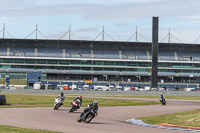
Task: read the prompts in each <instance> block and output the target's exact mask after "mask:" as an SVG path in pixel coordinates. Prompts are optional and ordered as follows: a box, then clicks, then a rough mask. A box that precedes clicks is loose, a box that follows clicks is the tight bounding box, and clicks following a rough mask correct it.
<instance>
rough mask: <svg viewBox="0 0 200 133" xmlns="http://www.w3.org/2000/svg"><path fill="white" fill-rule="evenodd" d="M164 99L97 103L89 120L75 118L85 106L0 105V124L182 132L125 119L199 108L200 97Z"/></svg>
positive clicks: (97, 131)
mask: <svg viewBox="0 0 200 133" xmlns="http://www.w3.org/2000/svg"><path fill="white" fill-rule="evenodd" d="M132 99H134V100H136V99H137V100H152V99H140V98H129V99H127V100H132ZM167 102H168V104H167V105H166V106H161V105H147V106H117V107H100V108H99V113H98V116H97V117H96V118H95V119H93V120H92V122H91V123H90V124H86V123H78V122H77V118H78V116H79V114H80V112H81V111H83V109H84V107H81V109H80V110H78V111H77V112H74V113H68V111H69V107H61V108H60V109H59V110H57V111H55V110H53V107H52V108H49V107H48V108H2V109H0V125H10V126H16V127H23V128H31V129H42V130H50V131H60V132H65V133H91V132H94V133H161V132H162V133H182V132H183V131H176V130H166V129H157V128H151V127H142V126H137V125H133V124H130V123H126V122H125V121H126V120H127V119H131V118H137V117H141V116H153V115H161V114H168V113H173V112H183V111H188V110H193V109H199V108H200V101H195V100H167ZM65 106H66V105H65ZM184 132H186V131H184Z"/></svg>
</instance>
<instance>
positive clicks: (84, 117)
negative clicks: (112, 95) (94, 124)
mask: <svg viewBox="0 0 200 133" xmlns="http://www.w3.org/2000/svg"><path fill="white" fill-rule="evenodd" d="M95 116H97V111H96V110H95V109H94V108H90V109H89V110H88V111H87V112H85V113H84V112H82V113H81V114H80V116H79V117H78V119H77V121H78V122H81V121H83V122H85V123H90V122H91V120H92V119H94V117H95Z"/></svg>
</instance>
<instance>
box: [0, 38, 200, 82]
mask: <svg viewBox="0 0 200 133" xmlns="http://www.w3.org/2000/svg"><path fill="white" fill-rule="evenodd" d="M0 72H1V73H0V78H1V79H4V78H6V77H10V79H27V77H29V76H27V73H29V72H39V73H41V76H38V80H39V81H45V80H48V81H68V80H71V81H72V80H73V81H80V80H83V81H84V80H90V81H105V82H137V83H143V82H147V83H148V82H149V83H150V81H151V43H147V42H117V41H82V40H42V39H37V40H36V39H0ZM27 80H29V79H27ZM158 82H159V83H176V84H182V83H195V84H196V83H198V82H200V45H198V44H183V43H160V44H159V55H158Z"/></svg>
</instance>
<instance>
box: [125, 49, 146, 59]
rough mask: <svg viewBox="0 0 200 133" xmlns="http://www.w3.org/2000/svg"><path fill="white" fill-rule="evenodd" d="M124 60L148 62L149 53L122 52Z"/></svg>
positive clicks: (137, 51)
mask: <svg viewBox="0 0 200 133" xmlns="http://www.w3.org/2000/svg"><path fill="white" fill-rule="evenodd" d="M122 59H132V60H147V59H148V57H147V51H139V50H122Z"/></svg>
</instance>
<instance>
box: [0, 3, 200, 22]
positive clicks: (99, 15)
mask: <svg viewBox="0 0 200 133" xmlns="http://www.w3.org/2000/svg"><path fill="white" fill-rule="evenodd" d="M19 1H22V5H24V6H25V7H24V8H19V7H21V6H14V4H11V5H12V6H10V7H14V8H1V9H0V16H21V17H22V16H26V17H28V16H56V15H80V16H82V18H84V19H87V20H116V19H141V18H149V17H152V16H160V17H179V16H191V15H192V16H198V15H199V12H200V8H199V6H198V5H200V1H197V0H190V1H187V0H165V1H164V0H153V1H150V2H147V0H143V3H142V2H141V3H139V2H138V3H128V1H129V0H126V2H125V4H109V5H103V4H87V3H85V4H81V3H80V4H66V3H63V4H54V5H44V4H43V5H39V6H38V5H37V3H35V4H33V5H32V6H28V5H30V4H32V3H34V1H35V0H32V2H31V1H30V0H29V2H25V0H14V3H17V2H19ZM1 3H3V6H0V7H4V6H5V5H6V4H7V5H8V3H6V2H5V0H3V2H1ZM17 5H20V4H17Z"/></svg>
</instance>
